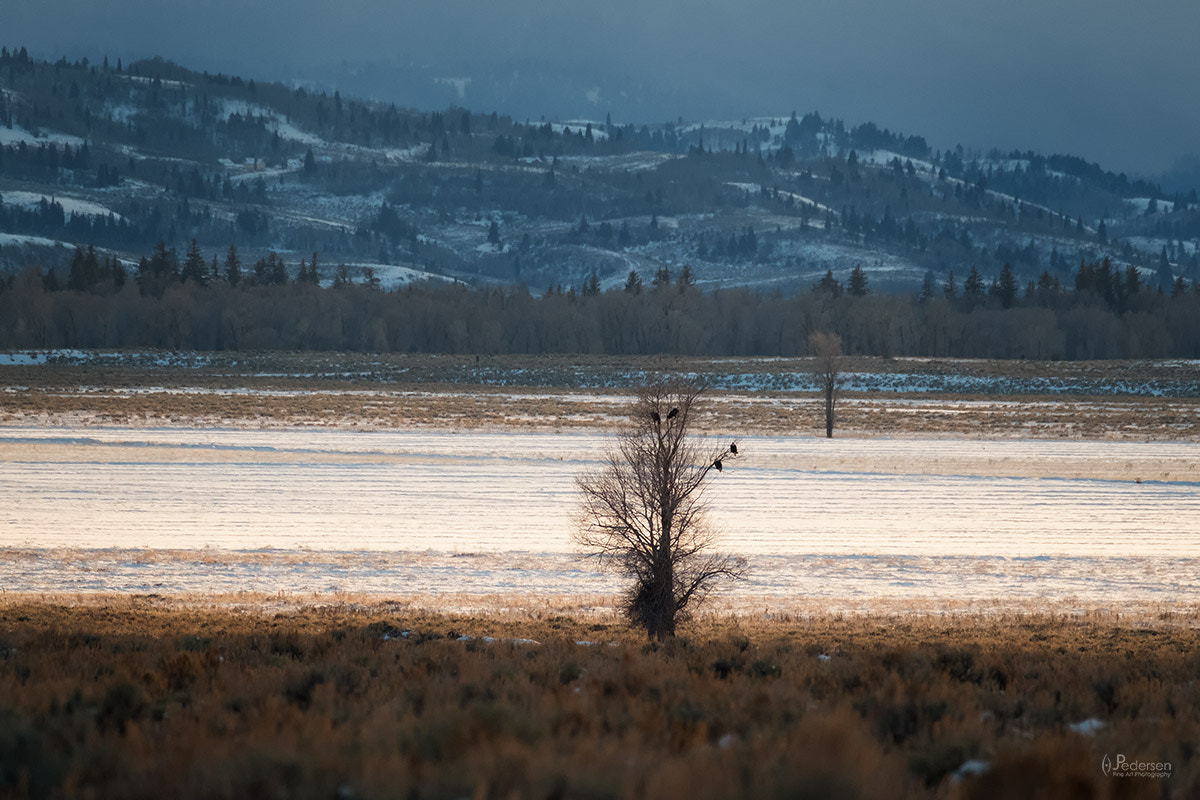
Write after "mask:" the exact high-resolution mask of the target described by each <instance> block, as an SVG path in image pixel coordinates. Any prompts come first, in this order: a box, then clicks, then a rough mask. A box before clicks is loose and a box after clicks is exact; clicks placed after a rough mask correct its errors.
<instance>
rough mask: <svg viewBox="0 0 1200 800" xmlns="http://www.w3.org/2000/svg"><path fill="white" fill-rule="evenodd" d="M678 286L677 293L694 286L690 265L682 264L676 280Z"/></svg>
mask: <svg viewBox="0 0 1200 800" xmlns="http://www.w3.org/2000/svg"><path fill="white" fill-rule="evenodd" d="M676 283H677V284H678V285H679V291H681V292H682V291H683V290H684V289H687V288H688V287H689V286H695V285H696V278H695V277H694V276H693V275H692V267H691V265H690V264H684V265H683V269H681V270H680V271H679V278H678V279H677V280H676Z"/></svg>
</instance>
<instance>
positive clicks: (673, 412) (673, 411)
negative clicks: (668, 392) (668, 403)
mask: <svg viewBox="0 0 1200 800" xmlns="http://www.w3.org/2000/svg"><path fill="white" fill-rule="evenodd" d="M678 413H679V409H678V408H672V409H671V412H670V413H669V414H667V419H675V415H676V414H678Z"/></svg>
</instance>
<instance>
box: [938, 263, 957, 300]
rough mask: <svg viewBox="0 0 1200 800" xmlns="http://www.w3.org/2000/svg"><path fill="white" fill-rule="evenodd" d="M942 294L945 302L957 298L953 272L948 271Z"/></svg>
mask: <svg viewBox="0 0 1200 800" xmlns="http://www.w3.org/2000/svg"><path fill="white" fill-rule="evenodd" d="M942 294H944V295H946V299H947V300H956V299H957V298H958V287H957V286H955V285H954V270H950V275H949V276H948V277H947V278H946V285H945V286H943V287H942Z"/></svg>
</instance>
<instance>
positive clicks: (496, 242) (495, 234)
mask: <svg viewBox="0 0 1200 800" xmlns="http://www.w3.org/2000/svg"><path fill="white" fill-rule="evenodd" d="M487 240H488V244H490V245H492V246H493V247H499V246H500V225H499V224H497V222H496V220H492V223H491V224H490V225H488V233H487Z"/></svg>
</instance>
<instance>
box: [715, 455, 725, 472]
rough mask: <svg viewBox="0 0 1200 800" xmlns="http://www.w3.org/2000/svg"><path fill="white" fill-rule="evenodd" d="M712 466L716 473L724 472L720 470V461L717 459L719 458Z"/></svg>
mask: <svg viewBox="0 0 1200 800" xmlns="http://www.w3.org/2000/svg"><path fill="white" fill-rule="evenodd" d="M713 466H714V467H716V468H717V472H723V471H724V470H723V469H722V468H721V459H719V458H718V459H717V460H716V461H714V462H713Z"/></svg>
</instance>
